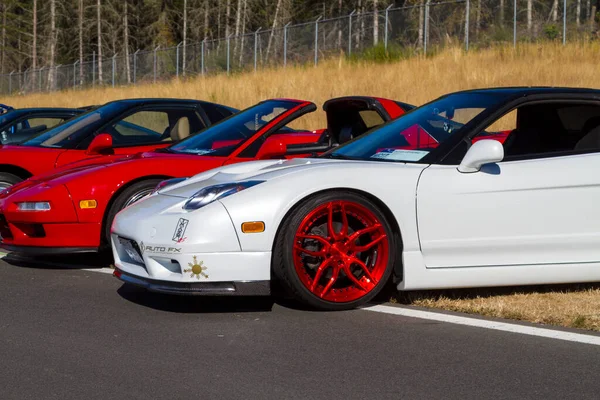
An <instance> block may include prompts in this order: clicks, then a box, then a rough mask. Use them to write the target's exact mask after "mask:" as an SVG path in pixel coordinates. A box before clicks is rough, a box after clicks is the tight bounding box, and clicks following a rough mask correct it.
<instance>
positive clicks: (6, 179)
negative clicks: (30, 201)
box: [0, 172, 23, 190]
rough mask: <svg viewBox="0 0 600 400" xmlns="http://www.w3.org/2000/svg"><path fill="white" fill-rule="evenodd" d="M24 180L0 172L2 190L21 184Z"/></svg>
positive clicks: (0, 188)
mask: <svg viewBox="0 0 600 400" xmlns="http://www.w3.org/2000/svg"><path fill="white" fill-rule="evenodd" d="M22 180H23V179H22V178H20V177H18V176H17V175H14V174H10V173H8V172H0V190H4V189H6V188H8V187H10V186H12V185H14V184H15V183H19V182H21V181H22Z"/></svg>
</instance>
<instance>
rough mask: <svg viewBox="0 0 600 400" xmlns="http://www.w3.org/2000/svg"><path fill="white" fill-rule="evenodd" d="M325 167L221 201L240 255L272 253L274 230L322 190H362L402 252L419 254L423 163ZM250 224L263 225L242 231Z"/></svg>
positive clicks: (316, 166) (290, 173)
mask: <svg viewBox="0 0 600 400" xmlns="http://www.w3.org/2000/svg"><path fill="white" fill-rule="evenodd" d="M328 164H329V163H323V164H314V165H312V166H306V167H304V168H300V169H298V170H297V171H287V172H286V174H285V175H284V176H283V175H282V176H281V177H275V178H272V179H269V180H267V181H265V182H263V183H261V184H259V185H256V186H254V187H252V188H249V189H246V190H244V191H241V192H239V193H236V194H235V195H232V196H229V197H226V198H223V199H222V200H221V202H222V203H223V205H224V206H225V208H226V209H227V211H228V212H229V215H230V216H231V219H232V222H233V224H234V226H235V229H236V233H237V234H238V238H239V241H240V245H241V248H242V251H271V250H272V248H273V244H274V241H275V236H276V234H277V231H278V230H279V227H280V225H281V224H282V222H283V221H284V220H285V218H286V216H287V215H288V214H289V212H290V211H291V210H292V209H293V208H294V207H295V206H296V205H298V204H299V203H300V202H301V201H302V200H304V199H306V198H308V197H310V196H311V195H314V194H316V193H318V192H322V191H327V190H339V191H349V190H351V191H354V192H363V193H368V194H370V196H371V197H374V198H376V199H378V200H379V201H381V202H382V203H383V204H385V205H386V206H387V207H388V209H389V210H390V211H391V212H392V214H393V216H394V218H395V219H396V221H395V222H396V223H397V224H398V226H399V227H400V229H401V231H402V240H403V246H404V249H405V250H407V251H410V250H418V248H419V241H418V235H417V226H416V188H417V182H418V179H419V176H420V174H421V171H422V170H423V169H425V168H426V167H427V165H423V164H408V165H405V164H399V163H383V162H372V163H365V162H360V163H358V162H349V161H344V162H343V163H336V165H328ZM300 172H301V173H300ZM256 179H260V176H257V177H256ZM251 221H262V222H264V223H265V231H264V232H262V233H243V232H242V231H241V226H242V223H244V222H251ZM391 222H394V221H391Z"/></svg>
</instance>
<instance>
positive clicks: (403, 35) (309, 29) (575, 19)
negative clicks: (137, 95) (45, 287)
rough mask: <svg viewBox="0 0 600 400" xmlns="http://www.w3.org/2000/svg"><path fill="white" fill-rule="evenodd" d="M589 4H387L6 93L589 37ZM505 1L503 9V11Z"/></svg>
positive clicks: (11, 84)
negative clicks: (407, 5) (364, 11)
mask: <svg viewBox="0 0 600 400" xmlns="http://www.w3.org/2000/svg"><path fill="white" fill-rule="evenodd" d="M589 3H590V2H586V1H578V2H575V1H570V2H567V1H566V0H561V1H559V3H558V8H557V9H556V10H554V7H553V4H555V3H554V1H553V0H547V1H546V2H536V3H532V4H533V6H532V8H531V9H528V8H527V7H523V4H522V3H520V4H519V5H517V2H516V0H503V1H502V2H499V1H498V0H478V1H474V0H453V1H445V2H435V3H433V2H431V0H424V1H423V2H422V3H421V4H420V5H416V6H409V7H397V8H394V7H392V6H390V7H388V8H387V9H385V10H381V11H379V12H377V13H375V12H368V13H357V12H356V11H353V12H352V13H351V14H349V15H346V16H342V17H337V18H331V19H322V18H318V19H316V20H314V21H309V22H305V23H301V24H295V25H291V24H288V25H286V26H284V27H280V28H276V29H258V30H256V31H255V32H250V33H246V34H244V35H240V36H233V35H232V36H230V37H228V38H222V39H212V40H208V39H207V40H204V41H202V42H200V43H188V44H186V45H185V46H183V44H182V43H180V44H179V45H178V46H176V47H170V48H161V47H157V48H155V49H153V50H150V51H140V50H138V51H136V52H134V53H131V54H129V55H128V56H125V55H122V54H115V55H114V56H112V57H109V58H103V59H102V60H100V59H98V57H97V56H96V54H93V55H92V58H91V60H87V61H85V62H83V63H80V62H79V61H77V62H75V63H74V64H69V65H57V66H55V67H53V68H48V67H42V68H39V69H37V70H26V71H22V72H16V71H13V72H11V73H9V74H3V75H0V94H4V95H6V94H25V93H32V92H44V91H54V90H64V89H71V88H72V89H77V88H82V87H94V86H113V87H114V86H122V85H131V84H141V83H153V82H158V81H163V80H168V79H172V78H173V77H183V76H193V75H213V74H231V73H237V72H242V71H252V70H254V71H256V70H258V69H261V68H266V67H274V66H286V65H290V64H295V65H298V64H314V65H317V64H318V63H319V61H321V60H324V59H327V58H331V57H338V56H340V55H345V56H349V57H361V56H362V57H377V56H384V57H386V56H388V55H389V54H390V53H394V54H406V55H410V54H415V53H421V54H431V53H433V52H435V51H437V50H439V49H441V48H444V47H446V46H449V45H454V46H456V45H460V46H464V48H465V49H466V50H469V48H470V47H474V46H475V47H485V46H489V45H491V44H493V43H502V42H505V43H511V42H512V44H513V45H516V43H517V42H518V41H539V40H561V41H562V43H563V44H564V43H566V41H567V40H582V39H589V38H591V37H592V36H595V34H596V32H595V27H594V24H593V21H592V19H591V9H590V5H589ZM500 4H502V5H503V6H500ZM369 52H371V53H370V54H369Z"/></svg>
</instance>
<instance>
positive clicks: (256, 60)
mask: <svg viewBox="0 0 600 400" xmlns="http://www.w3.org/2000/svg"><path fill="white" fill-rule="evenodd" d="M261 29H262V26H261V27H260V28H258V29H257V30H256V31H254V72H256V68H257V66H258V31H260V30H261Z"/></svg>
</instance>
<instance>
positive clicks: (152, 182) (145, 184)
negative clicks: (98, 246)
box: [102, 179, 164, 245]
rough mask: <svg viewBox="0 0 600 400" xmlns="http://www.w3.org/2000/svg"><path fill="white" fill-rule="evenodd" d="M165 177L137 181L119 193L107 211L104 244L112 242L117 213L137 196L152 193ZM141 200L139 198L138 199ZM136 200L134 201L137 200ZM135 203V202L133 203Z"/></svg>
mask: <svg viewBox="0 0 600 400" xmlns="http://www.w3.org/2000/svg"><path fill="white" fill-rule="evenodd" d="M163 180H164V179H146V180H143V181H140V182H136V183H134V184H133V185H131V186H129V187H127V188H125V190H123V191H122V192H121V193H119V194H118V195H117V197H116V199H115V201H113V203H112V205H111V206H110V209H109V210H108V212H107V213H106V218H105V219H104V232H103V237H102V239H103V242H104V244H107V245H108V244H110V227H111V225H112V222H113V219H115V215H117V213H118V212H119V211H121V210H122V209H124V208H125V206H127V205H128V203H130V202H131V201H132V200H133V199H134V198H135V197H136V196H137V197H139V196H140V195H142V194H144V193H150V192H152V190H154V188H155V187H156V185H158V184H159V183H160V182H162V181H163ZM137 200H139V199H137ZM137 200H134V201H137ZM131 204H133V203H131Z"/></svg>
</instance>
